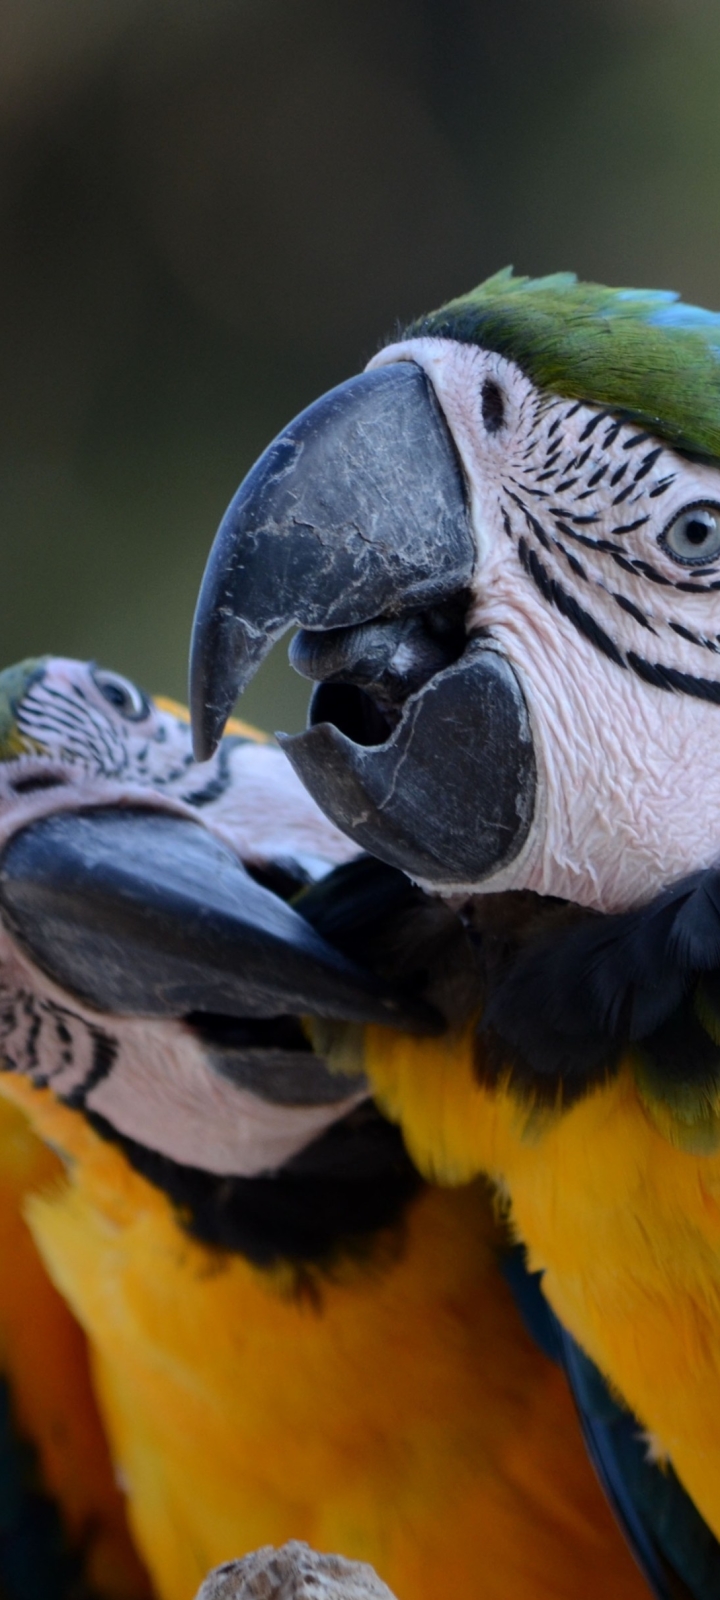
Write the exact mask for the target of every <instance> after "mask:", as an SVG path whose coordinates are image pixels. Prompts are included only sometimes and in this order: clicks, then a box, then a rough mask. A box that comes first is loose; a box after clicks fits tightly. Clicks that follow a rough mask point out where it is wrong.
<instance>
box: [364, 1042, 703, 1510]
mask: <svg viewBox="0 0 720 1600" xmlns="http://www.w3.org/2000/svg"><path fill="white" fill-rule="evenodd" d="M366 1068H367V1071H368V1075H369V1077H370V1079H371V1081H372V1082H373V1085H374V1087H375V1091H376V1094H377V1096H378V1099H379V1101H380V1104H381V1105H382V1107H383V1109H384V1110H385V1111H386V1112H387V1113H388V1114H389V1115H390V1116H392V1117H393V1118H395V1119H396V1120H397V1121H399V1122H400V1123H401V1124H402V1127H403V1131H404V1135H405V1139H406V1143H407V1146H408V1149H409V1151H410V1154H411V1156H412V1158H413V1160H414V1161H415V1162H416V1163H417V1164H418V1166H419V1167H420V1169H421V1170H422V1171H423V1172H424V1173H425V1174H426V1175H427V1176H428V1177H430V1178H432V1179H433V1180H435V1181H439V1182H441V1183H448V1184H462V1183H467V1182H468V1181H470V1179H471V1178H473V1177H474V1176H476V1175H477V1174H478V1173H479V1172H483V1173H485V1174H486V1175H487V1176H488V1177H489V1178H490V1179H491V1181H492V1182H493V1184H494V1185H495V1187H496V1191H497V1195H498V1202H499V1204H500V1205H501V1206H502V1207H503V1209H506V1210H507V1212H508V1214H509V1217H510V1220H511V1223H512V1226H513V1229H514V1231H515V1232H516V1234H517V1236H518V1237H519V1238H520V1239H522V1240H523V1242H524V1243H525V1245H526V1247H527V1250H528V1258H529V1265H530V1268H531V1269H532V1270H535V1271H539V1270H541V1271H542V1272H543V1273H544V1277H543V1289H544V1292H545V1294H546V1295H547V1298H548V1300H549V1301H550V1304H551V1305H552V1307H553V1309H554V1311H555V1312H556V1313H557V1315H558V1316H559V1317H560V1319H561V1321H562V1322H563V1324H564V1325H565V1327H566V1328H567V1329H568V1330H569V1331H570V1332H571V1333H572V1335H573V1336H574V1338H575V1339H576V1340H577V1341H578V1342H579V1344H580V1345H581V1346H582V1347H583V1348H584V1349H585V1350H586V1351H587V1353H588V1354H589V1355H590V1356H591V1358H592V1359H593V1361H595V1363H596V1364H597V1366H598V1367H600V1369H601V1371H602V1372H603V1373H604V1374H605V1375H606V1376H607V1377H608V1378H609V1379H610V1380H611V1382H612V1383H613V1385H614V1386H615V1387H616V1388H617V1390H618V1391H619V1393H620V1394H621V1396H622V1397H623V1398H624V1400H625V1401H626V1403H627V1404H628V1405H629V1406H630V1408H631V1409H632V1411H633V1412H634V1413H635V1415H636V1416H637V1417H638V1419H639V1420H640V1422H641V1423H642V1425H643V1426H644V1427H646V1428H647V1429H648V1431H649V1432H650V1433H651V1434H652V1435H653V1436H654V1439H655V1441H656V1442H657V1446H658V1448H659V1449H660V1450H661V1452H665V1453H666V1454H667V1455H668V1457H669V1459H670V1460H671V1462H672V1465H673V1467H674V1468H675V1471H676V1472H677V1474H678V1476H679V1478H680V1479H681V1481H682V1482H683V1484H684V1486H685V1488H686V1490H687V1491H688V1493H689V1494H690V1495H691V1497H692V1499H693V1500H694V1501H695V1503H696V1505H697V1507H698V1509H699V1511H700V1512H701V1514H702V1515H703V1516H704V1517H705V1519H706V1521H707V1522H708V1523H709V1525H710V1526H711V1528H712V1529H713V1531H714V1533H715V1535H716V1536H720V1366H719V1364H718V1359H717V1351H718V1334H719V1333H720V1153H712V1154H708V1155H699V1154H697V1153H694V1152H692V1151H688V1150H686V1149H685V1150H683V1149H680V1148H677V1147H676V1146H675V1145H673V1144H672V1143H671V1142H670V1141H669V1139H667V1138H665V1137H664V1136H663V1133H662V1132H661V1131H660V1130H659V1128H657V1127H656V1126H654V1125H653V1123H652V1121H651V1120H650V1117H649V1115H648V1113H647V1111H646V1110H645V1108H644V1107H643V1104H642V1102H641V1100H640V1097H639V1095H638V1092H637V1089H636V1087H635V1082H634V1079H633V1075H632V1072H631V1071H630V1068H629V1066H626V1067H624V1068H623V1069H621V1071H620V1072H619V1073H618V1075H617V1076H616V1077H615V1078H614V1079H613V1080H612V1081H610V1082H608V1083H607V1084H606V1085H604V1086H603V1087H602V1088H601V1089H598V1090H596V1091H595V1092H594V1093H591V1094H588V1096H587V1097H586V1098H585V1099H583V1100H581V1101H579V1102H577V1103H576V1104H575V1105H573V1106H572V1107H571V1108H570V1109H569V1110H567V1111H566V1112H561V1111H553V1112H550V1113H548V1112H541V1113H540V1112H535V1113H534V1112H533V1111H532V1110H531V1109H529V1108H528V1106H527V1105H525V1106H523V1105H521V1104H520V1103H519V1102H518V1100H516V1099H514V1098H513V1097H511V1095H510V1094H508V1093H507V1092H505V1091H503V1090H489V1089H487V1088H486V1087H484V1086H482V1085H480V1084H479V1083H478V1081H477V1078H476V1076H475V1074H474V1070H473V1037H472V1031H471V1030H470V1031H468V1033H467V1034H466V1035H465V1036H464V1037H463V1038H456V1039H455V1040H450V1041H449V1040H448V1038H447V1036H446V1037H445V1038H443V1039H439V1040H437V1039H433V1040H416V1039H413V1040H409V1039H408V1038H406V1037H403V1036H402V1035H400V1034H391V1033H390V1032H389V1031H387V1030H385V1029H370V1030H368V1034H367V1051H366ZM649 1240H652V1249H651V1248H650V1247H649V1244H648V1241H649Z"/></svg>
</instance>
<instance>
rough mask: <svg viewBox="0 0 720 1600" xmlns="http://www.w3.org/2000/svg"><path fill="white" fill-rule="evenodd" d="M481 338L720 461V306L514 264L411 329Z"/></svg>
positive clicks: (581, 396) (548, 377)
mask: <svg viewBox="0 0 720 1600" xmlns="http://www.w3.org/2000/svg"><path fill="white" fill-rule="evenodd" d="M423 335H431V336H433V337H435V338H446V339H455V340H458V341H459V342H460V343H461V344H477V345H480V346H481V347H482V349H484V350H494V351H496V352H497V354H498V355H502V356H506V357H508V359H509V360H511V361H515V362H516V363H517V365H518V366H519V367H520V368H521V369H522V371H523V372H525V373H526V374H527V376H528V377H529V378H530V379H531V380H532V382H533V383H536V384H537V385H538V387H539V388H541V389H546V390H549V391H550V392H551V393H553V394H561V395H563V396H567V398H568V399H572V400H584V401H587V402H589V403H591V404H594V405H602V406H608V407H609V408H610V409H611V410H612V411H614V412H620V413H622V414H623V415H624V416H626V417H630V418H632V419H634V420H636V421H637V422H639V423H642V425H643V426H644V427H647V428H648V430H649V431H651V432H652V433H654V434H657V435H658V437H660V438H662V439H666V440H667V441H668V443H669V444H672V445H675V446H676V448H677V449H679V450H683V451H686V452H689V453H690V454H692V455H697V456H704V457H709V458H711V459H712V460H714V461H717V460H720V313H718V312H714V311H704V310H703V309H702V308H701V307H700V306H688V305H684V304H683V303H682V301H681V300H679V299H678V296H677V295H676V294H674V293H673V292H672V291H670V290H662V289H608V288H605V287H604V286H603V285H602V284H598V283H579V282H578V280H577V277H576V276H575V273H574V272H556V273H553V275H552V276H551V277H547V278H526V277H514V276H513V271H512V268H511V267H506V268H504V270H503V271H502V272H497V273H496V274H495V276H494V277H492V278H488V279H487V281H486V282H485V283H481V284H480V285H479V287H478V288H477V289H472V290H471V291H470V293H469V294H465V295H461V296H460V298H459V299H457V300H450V301H449V302H448V304H447V305H445V306H441V308H440V309H439V310H438V311H433V312H431V313H430V315H429V316H427V317H423V318H422V319H421V320H420V321H418V322H415V323H413V324H412V326H411V327H409V328H408V329H406V330H405V337H406V338H418V337H421V336H423Z"/></svg>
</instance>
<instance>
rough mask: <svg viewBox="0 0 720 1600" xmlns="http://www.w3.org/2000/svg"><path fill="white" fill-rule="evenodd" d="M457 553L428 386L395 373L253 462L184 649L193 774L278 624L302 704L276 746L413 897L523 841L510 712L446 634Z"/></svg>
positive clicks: (471, 647)
mask: <svg viewBox="0 0 720 1600" xmlns="http://www.w3.org/2000/svg"><path fill="white" fill-rule="evenodd" d="M475 563H476V545H475V539H474V536H473V531H472V526H471V521H470V515H469V510H468V505H467V498H466V493H465V484H464V477H463V472H462V467H461V464H460V460H459V457H458V455H457V451H456V449H455V445H454V442H453V440H452V437H451V435H450V432H449V429H448V427H447V424H446V422H445V419H444V417H443V415H442V412H441V410H440V407H439V405H438V402H437V399H436V397H435V394H434V391H433V389H432V386H431V384H430V383H429V381H428V379H427V377H426V376H425V374H424V372H423V371H422V370H421V368H420V367H418V366H417V365H415V364H414V363H412V362H398V363H395V364H393V365H389V366H385V367H381V368H378V369H376V370H374V371H372V372H366V373H363V374H362V375H361V376H360V377H357V378H353V379H351V380H350V381H349V382H348V383H345V384H342V385H341V386H340V387H339V388H338V389H335V390H333V391H331V393H329V394H327V395H324V396H323V397H322V399H320V400H318V401H317V402H316V403H315V405H313V406H311V407H310V408H309V409H308V410H307V411H305V412H303V413H302V415H301V416H300V417H298V418H297V419H296V421H295V422H293V423H291V424H290V425H289V427H288V428H286V429H285V431H284V432H283V433H281V434H280V435H279V437H278V438H277V439H276V440H275V441H274V443H273V444H271V445H270V447H269V449H268V450H267V451H266V452H265V454H264V455H263V456H262V457H261V458H260V460H259V461H258V462H257V464H256V466H255V467H254V468H253V469H252V471H251V472H250V473H249V475H248V477H247V478H246V479H245V481H244V483H243V484H241V486H240V489H239V490H238V493H237V495H236V496H235V499H234V500H233V501H232V503H231V505H230V507H229V509H228V511H227V513H226V515H225V517H224V519H223V522H222V523H221V525H220V529H219V531H218V534H217V538H216V540H215V544H214V546H213V549H212V552H211V555H210V559H209V562H208V566H207V570H206V573H205V577H204V580H203V584H202V588H201V591H200V597H199V600H198V606H197V613H196V618H195V626H194V633H193V644H192V656H191V677H190V700H191V708H192V717H193V733H194V740H195V751H196V755H197V756H198V758H199V759H200V760H205V759H207V758H208V757H209V756H210V755H211V753H212V751H213V750H214V748H215V746H216V744H217V741H218V739H219V738H220V735H221V733H222V730H223V727H224V725H225V721H226V718H227V716H228V714H229V712H230V709H231V707H232V705H233V702H234V700H235V698H236V695H237V693H238V692H239V691H240V690H241V689H243V688H244V687H245V685H246V684H247V683H248V682H249V680H250V678H251V677H252V676H253V673H254V672H255V671H256V670H257V667H258V666H259V664H260V662H261V661H262V659H263V657H264V656H265V655H266V654H267V652H268V651H269V650H270V649H271V648H272V645H273V643H274V642H275V640H277V639H278V638H279V637H280V636H281V634H283V633H284V632H285V631H286V630H287V629H288V628H289V627H290V626H292V624H293V623H295V624H299V626H300V627H301V629H302V632H301V633H300V634H299V635H298V636H297V638H296V639H295V640H294V642H293V647H292V652H291V659H292V661H293V664H294V665H295V666H296V667H297V668H298V670H299V671H300V672H302V673H304V674H305V675H306V676H308V677H310V678H312V679H314V680H315V681H316V683H317V685H318V687H317V688H316V690H315V692H314V694H313V697H312V700H311V705H310V716H309V726H308V729H307V731H306V732H305V733H303V734H300V735H297V736H294V737H291V738H289V737H281V744H282V746H283V748H284V750H285V753H286V754H287V756H288V757H289V759H290V761H291V762H292V765H293V766H294V768H295V770H296V771H297V773H298V774H299V776H300V777H301V778H302V780H303V782H304V784H305V786H306V788H307V789H308V790H309V791H310V793H311V794H312V795H313V797H314V798H315V799H316V800H317V801H318V803H319V805H321V806H322V808H323V810H324V811H325V812H326V813H327V815H328V816H329V817H331V818H332V820H333V821H334V822H335V823H337V825H338V826H339V827H340V828H342V829H343V830H344V831H345V832H346V833H347V834H349V835H350V836H351V838H353V839H354V840H355V841H356V842H357V844H358V845H360V846H361V847H363V848H364V849H367V850H370V851H372V852H373V854H375V855H377V856H379V857H380V858H381V859H382V860H385V861H388V862H390V863H391V864H392V865H393V866H397V867H401V868H402V869H403V870H405V871H406V872H409V873H410V874H411V875H412V876H413V877H416V878H419V879H420V880H421V881H423V882H429V883H434V884H441V885H443V886H448V887H450V886H452V885H463V886H468V885H474V884H477V883H478V882H480V881H482V880H483V879H484V878H486V877H488V876H490V875H491V874H493V873H495V872H497V871H498V870H499V869H500V868H501V867H502V866H505V865H506V864H507V863H509V862H510V861H512V860H513V859H514V857H515V856H516V855H517V854H518V852H519V850H520V849H521V847H522V845H523V843H524V840H525V839H526V837H527V834H528V832H529V828H530V824H531V821H532V815H533V810H534V803H535V760H534V753H533V746H532V739H531V734H530V727H529V719H528V713H527V708H526V705H525V700H524V696H523V693H522V689H521V687H520V683H519V681H518V678H517V676H516V674H515V671H514V669H513V667H512V666H511V664H510V663H509V661H508V660H507V659H506V658H505V657H504V656H503V655H502V654H501V653H500V652H499V651H498V649H497V648H496V646H495V645H494V643H493V641H492V639H489V638H487V637H485V636H482V635H480V634H477V633H476V634H474V635H473V634H471V633H469V632H468V629H467V627H466V616H467V613H468V607H469V601H470V583H471V579H472V578H473V574H474V568H475Z"/></svg>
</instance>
